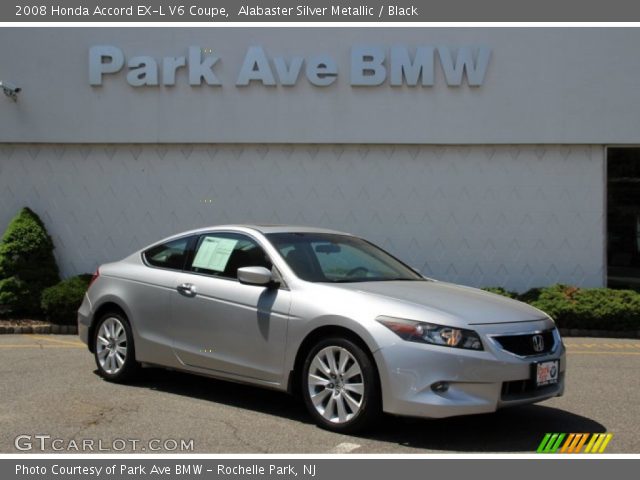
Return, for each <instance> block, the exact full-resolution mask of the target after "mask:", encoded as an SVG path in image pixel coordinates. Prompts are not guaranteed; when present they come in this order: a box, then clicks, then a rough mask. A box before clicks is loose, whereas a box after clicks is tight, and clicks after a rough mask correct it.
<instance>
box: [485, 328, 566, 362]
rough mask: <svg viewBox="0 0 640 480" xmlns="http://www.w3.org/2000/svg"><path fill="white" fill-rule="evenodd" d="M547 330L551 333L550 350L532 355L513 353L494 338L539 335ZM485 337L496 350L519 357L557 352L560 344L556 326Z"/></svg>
mask: <svg viewBox="0 0 640 480" xmlns="http://www.w3.org/2000/svg"><path fill="white" fill-rule="evenodd" d="M549 330H551V334H552V335H553V347H551V350H549V351H548V352H544V353H536V354H533V355H518V354H517V353H513V352H510V351H509V350H506V349H504V348H503V347H502V345H501V344H500V342H499V341H498V340H496V339H497V338H498V337H518V336H524V335H536V334H538V335H539V334H541V333H545V332H548V331H549ZM487 338H488V339H489V340H491V342H492V344H493V345H494V346H495V347H496V348H497V349H498V350H501V351H503V352H505V353H508V354H509V355H513V356H514V357H517V358H521V359H530V358H540V357H545V356H547V355H553V354H555V353H557V351H558V349H559V348H560V345H562V338H560V332H559V331H558V328H557V327H553V328H546V329H544V330H530V331H528V332H515V333H496V334H487Z"/></svg>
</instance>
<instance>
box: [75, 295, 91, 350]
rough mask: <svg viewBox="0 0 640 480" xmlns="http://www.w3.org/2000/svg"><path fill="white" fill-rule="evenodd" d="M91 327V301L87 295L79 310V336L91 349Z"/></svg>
mask: <svg viewBox="0 0 640 480" xmlns="http://www.w3.org/2000/svg"><path fill="white" fill-rule="evenodd" d="M90 326H91V301H90V300H89V296H88V295H87V294H86V293H85V295H84V298H83V299H82V304H81V305H80V308H79V309H78V336H79V337H80V340H81V341H82V342H83V343H84V344H86V345H87V346H88V347H89V348H90V345H89V327H90Z"/></svg>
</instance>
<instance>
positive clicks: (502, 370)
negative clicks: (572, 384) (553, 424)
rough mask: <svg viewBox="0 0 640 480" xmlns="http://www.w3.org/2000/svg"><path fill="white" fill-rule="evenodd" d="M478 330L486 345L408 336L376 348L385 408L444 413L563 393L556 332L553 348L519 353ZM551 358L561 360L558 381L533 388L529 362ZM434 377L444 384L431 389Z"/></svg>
mask: <svg viewBox="0 0 640 480" xmlns="http://www.w3.org/2000/svg"><path fill="white" fill-rule="evenodd" d="M546 328H548V325H546ZM482 330H483V329H482V328H481V329H479V330H476V331H478V333H479V334H480V335H481V337H482V339H483V344H484V348H485V350H484V351H472V350H463V349H456V348H449V347H440V346H434V345H426V344H420V343H415V342H406V341H399V342H397V343H395V344H394V345H391V346H387V347H384V348H381V349H380V350H378V351H376V352H375V353H374V358H375V360H376V364H377V365H378V370H379V373H380V381H381V386H382V400H383V409H384V411H385V412H387V413H391V414H395V415H407V416H415V417H429V418H443V417H450V416H456V415H470V414H477V413H489V412H494V411H496V410H497V409H498V408H503V407H507V406H512V405H522V404H528V403H535V402H539V401H542V400H545V399H548V398H551V397H555V396H560V395H562V394H563V393H564V377H565V369H566V355H565V349H564V345H563V344H562V341H561V340H560V337H559V335H558V340H559V343H558V344H557V345H556V347H555V349H554V350H553V351H552V352H549V353H548V354H545V355H539V356H535V357H526V358H522V357H518V356H516V355H513V354H511V353H508V352H505V351H504V350H501V349H500V348H499V347H498V346H497V345H496V344H495V343H494V342H492V341H491V340H490V335H491V333H495V332H491V331H490V329H485V330H487V331H486V332H483V331H482ZM500 333H504V332H500ZM554 359H558V360H560V362H559V363H560V372H559V375H558V383H557V384H554V385H549V386H545V387H540V388H537V389H536V388H532V381H531V377H532V367H531V365H532V363H534V362H541V361H546V360H554ZM437 382H447V383H448V390H446V391H444V392H436V391H434V390H433V389H432V388H431V387H432V385H433V384H435V383H437Z"/></svg>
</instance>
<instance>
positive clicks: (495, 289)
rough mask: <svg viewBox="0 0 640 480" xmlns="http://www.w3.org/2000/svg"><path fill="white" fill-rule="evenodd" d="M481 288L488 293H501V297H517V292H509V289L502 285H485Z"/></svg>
mask: <svg viewBox="0 0 640 480" xmlns="http://www.w3.org/2000/svg"><path fill="white" fill-rule="evenodd" d="M483 290H484V291H486V292H489V293H495V294H496V295H502V296H503V297H509V298H516V299H517V298H518V293H517V292H511V291H509V290H505V289H504V288H502V287H486V288H483Z"/></svg>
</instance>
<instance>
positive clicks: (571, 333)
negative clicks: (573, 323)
mask: <svg viewBox="0 0 640 480" xmlns="http://www.w3.org/2000/svg"><path fill="white" fill-rule="evenodd" d="M558 330H560V335H562V336H563V337H600V338H640V330H638V331H633V330H626V331H624V330H587V329H582V328H559V329H558Z"/></svg>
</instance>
